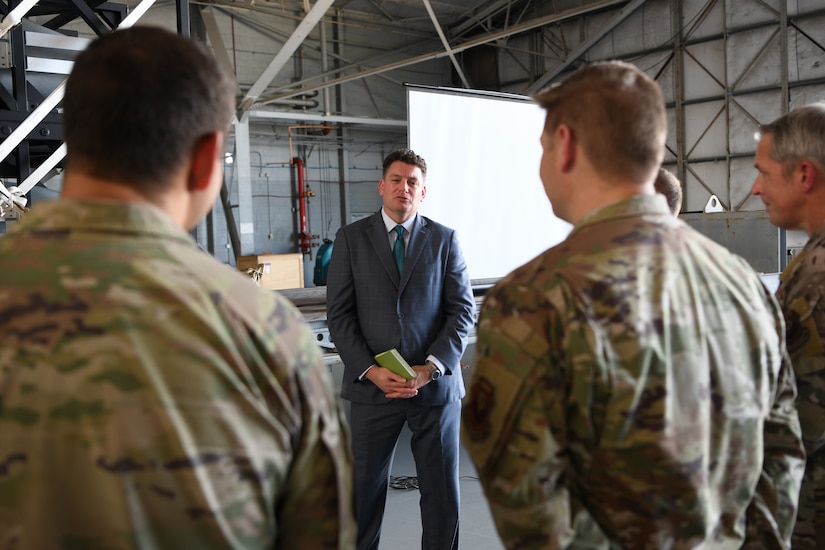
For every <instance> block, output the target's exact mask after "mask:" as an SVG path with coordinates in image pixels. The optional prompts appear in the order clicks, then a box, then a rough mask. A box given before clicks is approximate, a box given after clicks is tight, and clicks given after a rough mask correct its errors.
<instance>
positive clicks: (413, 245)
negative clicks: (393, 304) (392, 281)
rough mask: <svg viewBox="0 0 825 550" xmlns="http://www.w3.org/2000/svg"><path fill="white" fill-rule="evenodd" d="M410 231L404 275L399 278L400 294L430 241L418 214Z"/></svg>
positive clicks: (422, 220) (424, 223)
mask: <svg viewBox="0 0 825 550" xmlns="http://www.w3.org/2000/svg"><path fill="white" fill-rule="evenodd" d="M412 229H413V230H412V233H410V244H409V249H408V250H407V256H406V258H404V273H403V274H402V275H403V276H402V277H401V287H400V289H399V290H400V291H401V292H403V291H404V287H405V286H407V281H409V279H410V274H411V273H412V271H413V269H415V266H416V264H417V263H418V260H419V259H420V258H421V253H422V252H424V247H425V246H426V245H427V242H428V241H429V240H430V230H429V228H428V227H427V222H426V220H425V219H424V218H423V217H422V216H421V215H420V214H416V216H415V223H414V224H413V228H412Z"/></svg>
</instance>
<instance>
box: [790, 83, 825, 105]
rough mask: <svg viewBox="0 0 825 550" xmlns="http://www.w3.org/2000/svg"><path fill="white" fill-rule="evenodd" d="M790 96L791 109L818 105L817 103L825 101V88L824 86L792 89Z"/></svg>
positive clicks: (816, 85)
mask: <svg viewBox="0 0 825 550" xmlns="http://www.w3.org/2000/svg"><path fill="white" fill-rule="evenodd" d="M790 94H791V105H790V108H791V109H796V108H797V107H802V106H803V105H808V104H809V103H816V102H817V101H825V87H823V86H822V84H814V85H811V86H800V87H794V88H791V92H790Z"/></svg>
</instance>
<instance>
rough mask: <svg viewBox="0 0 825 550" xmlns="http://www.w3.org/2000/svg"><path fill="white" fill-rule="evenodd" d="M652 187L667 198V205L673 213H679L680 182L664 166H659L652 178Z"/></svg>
mask: <svg viewBox="0 0 825 550" xmlns="http://www.w3.org/2000/svg"><path fill="white" fill-rule="evenodd" d="M653 187H655V188H656V192H657V193H659V194H660V195H664V197H665V199H667V206H668V208H670V211H671V212H673V215H674V216H675V215H677V214H679V211H680V210H681V209H682V184H681V183H679V178H677V177H676V176H674V175H673V174H672V173H671V172H669V171H667V170H665V169H664V168H659V172H658V173H657V174H656V179H655V180H653Z"/></svg>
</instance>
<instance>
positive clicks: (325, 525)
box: [275, 319, 355, 549]
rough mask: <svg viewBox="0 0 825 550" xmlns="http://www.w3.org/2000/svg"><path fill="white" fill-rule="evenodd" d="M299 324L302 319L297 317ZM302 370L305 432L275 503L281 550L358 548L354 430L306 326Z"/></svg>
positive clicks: (295, 445) (300, 354)
mask: <svg viewBox="0 0 825 550" xmlns="http://www.w3.org/2000/svg"><path fill="white" fill-rule="evenodd" d="M296 320H297V319H296ZM299 324H300V330H299V331H298V334H297V335H296V337H297V338H298V343H297V345H296V348H297V350H298V357H297V358H296V359H297V361H298V364H300V365H306V366H307V368H304V369H301V370H299V371H297V372H296V379H295V380H294V383H295V384H296V385H297V388H296V389H297V395H298V396H299V399H300V400H301V402H300V411H301V415H302V417H303V418H302V422H301V430H300V433H299V434H297V435H296V436H294V441H293V451H294V456H293V461H292V464H291V466H290V473H289V477H288V479H287V481H286V486H285V487H284V489H283V491H281V492H280V495H281V496H280V500H279V502H276V503H275V509H276V513H277V515H278V518H277V521H278V528H277V533H278V542H277V545H276V546H277V547H278V548H340V549H345V548H353V547H354V545H355V522H354V519H353V502H352V494H353V492H352V476H351V471H352V457H351V454H350V442H349V429H348V425H347V423H346V419H345V417H344V414H343V411H342V410H341V407H340V403H339V401H338V399H337V396H335V394H334V391H333V388H332V383H331V379H330V375H329V372H328V370H327V367H326V366H325V365H324V364H323V360H322V358H321V355H320V351H319V350H318V346H317V345H316V344H315V342H314V339H313V338H312V335H311V333H310V332H309V330H308V329H306V328H305V327H304V326H303V323H302V322H300V323H299Z"/></svg>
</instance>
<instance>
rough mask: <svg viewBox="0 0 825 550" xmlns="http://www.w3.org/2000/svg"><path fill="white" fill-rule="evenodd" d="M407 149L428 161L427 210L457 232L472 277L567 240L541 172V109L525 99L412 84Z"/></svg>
mask: <svg viewBox="0 0 825 550" xmlns="http://www.w3.org/2000/svg"><path fill="white" fill-rule="evenodd" d="M407 116H408V123H409V126H408V131H409V144H410V148H411V149H412V150H414V151H415V152H416V153H417V154H419V155H421V156H422V157H424V159H425V160H426V161H427V179H426V185H427V196H426V198H425V199H424V201H423V202H422V203H421V209H420V212H421V214H422V215H424V216H427V217H429V218H432V219H433V220H435V221H437V222H440V223H443V224H444V225H446V226H448V227H452V228H454V229H456V230H457V231H458V238H459V240H460V242H461V247H462V249H463V251H464V256H465V259H466V260H467V267H468V269H469V272H470V279H471V280H473V281H478V280H480V279H498V278H501V277H504V276H505V275H507V274H508V273H509V272H510V271H512V270H513V269H515V268H516V267H518V266H520V265H522V264H524V263H526V262H527V261H529V260H531V259H532V258H534V257H535V256H537V255H538V254H540V253H541V252H543V251H544V250H546V249H548V248H550V247H551V246H554V245H556V244H558V243H559V242H561V241H562V240H564V238H565V237H566V236H567V234H568V233H569V232H570V229H571V226H570V224H568V223H567V222H564V221H562V220H560V219H559V218H557V217H556V216H555V215H554V214H553V209H552V208H551V207H550V202H549V201H548V200H547V195H545V193H544V187H543V185H542V183H541V178H540V177H539V162H540V160H541V144H540V143H539V137H540V135H541V131H542V127H543V125H544V111H543V110H542V109H541V108H540V107H539V106H538V105H536V104H535V103H534V102H533V101H532V100H531V99H530V98H528V97H523V96H513V95H503V94H491V93H488V92H468V91H465V90H455V89H452V88H451V89H444V88H426V87H415V86H410V87H408V88H407Z"/></svg>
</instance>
